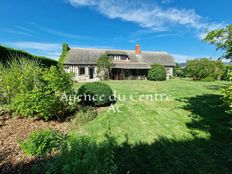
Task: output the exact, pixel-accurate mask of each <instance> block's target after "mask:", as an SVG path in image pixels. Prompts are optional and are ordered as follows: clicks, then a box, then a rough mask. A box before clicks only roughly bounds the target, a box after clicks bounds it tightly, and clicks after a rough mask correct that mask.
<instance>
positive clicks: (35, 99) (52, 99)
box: [10, 90, 65, 120]
mask: <svg viewBox="0 0 232 174" xmlns="http://www.w3.org/2000/svg"><path fill="white" fill-rule="evenodd" d="M63 106H64V105H63V103H62V102H61V101H60V100H59V98H58V97H56V96H54V95H53V94H52V93H48V91H41V90H32V91H29V92H27V93H18V94H17V95H16V96H15V98H14V99H13V100H12V102H11V104H10V109H11V110H12V111H13V112H14V114H16V115H19V116H22V117H38V118H42V119H45V120H50V119H52V118H60V117H62V116H63V115H64V113H65V111H63V110H64V109H65V108H63Z"/></svg>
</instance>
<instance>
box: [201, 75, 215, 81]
mask: <svg viewBox="0 0 232 174" xmlns="http://www.w3.org/2000/svg"><path fill="white" fill-rule="evenodd" d="M201 81H202V82H214V81H215V78H214V77H211V76H208V77H205V78H203V79H201Z"/></svg>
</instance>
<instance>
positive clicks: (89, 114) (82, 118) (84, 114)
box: [72, 107, 97, 125]
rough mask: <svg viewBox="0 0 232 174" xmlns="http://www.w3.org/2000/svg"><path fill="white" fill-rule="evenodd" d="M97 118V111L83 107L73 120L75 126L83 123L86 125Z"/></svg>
mask: <svg viewBox="0 0 232 174" xmlns="http://www.w3.org/2000/svg"><path fill="white" fill-rule="evenodd" d="M96 117H97V111H96V109H95V108H93V107H83V108H82V109H81V110H80V111H78V112H77V113H76V114H75V117H74V118H73V120H72V122H73V123H74V124H75V125H79V124H81V123H86V122H89V121H91V120H93V119H94V118H96Z"/></svg>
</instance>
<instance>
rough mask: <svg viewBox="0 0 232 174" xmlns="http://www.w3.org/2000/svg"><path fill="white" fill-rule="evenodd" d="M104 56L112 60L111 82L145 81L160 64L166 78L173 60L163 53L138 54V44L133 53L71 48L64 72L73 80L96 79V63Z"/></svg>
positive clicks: (142, 52)
mask: <svg viewBox="0 0 232 174" xmlns="http://www.w3.org/2000/svg"><path fill="white" fill-rule="evenodd" d="M103 54H106V55H108V56H109V58H112V60H113V65H112V70H111V74H110V78H111V79H112V80H124V79H128V80H130V79H131V80H132V79H146V76H147V73H148V70H149V69H151V65H153V64H161V65H164V66H165V68H166V72H167V78H171V77H172V76H173V67H174V66H175V61H174V58H173V57H172V56H171V55H170V54H168V53H166V52H153V51H141V49H140V45H136V47H135V50H111V49H93V48H71V49H70V50H69V52H68V54H67V57H66V59H65V61H64V65H65V69H66V71H68V72H74V74H75V80H76V81H96V80H99V77H98V74H97V67H96V64H97V60H98V58H99V57H100V56H101V55H103Z"/></svg>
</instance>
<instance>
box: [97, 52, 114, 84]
mask: <svg viewBox="0 0 232 174" xmlns="http://www.w3.org/2000/svg"><path fill="white" fill-rule="evenodd" d="M111 68H112V59H111V58H109V57H108V56H107V55H106V54H104V55H102V56H101V57H100V58H99V59H98V61H97V73H98V74H99V76H100V79H101V80H109V78H110V71H111Z"/></svg>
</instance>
